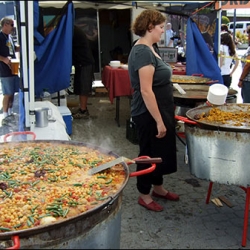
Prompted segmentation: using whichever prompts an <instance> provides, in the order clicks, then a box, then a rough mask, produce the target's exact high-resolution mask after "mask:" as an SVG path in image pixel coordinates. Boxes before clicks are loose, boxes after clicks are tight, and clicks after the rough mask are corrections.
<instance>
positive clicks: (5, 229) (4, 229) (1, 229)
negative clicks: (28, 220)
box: [0, 227, 11, 231]
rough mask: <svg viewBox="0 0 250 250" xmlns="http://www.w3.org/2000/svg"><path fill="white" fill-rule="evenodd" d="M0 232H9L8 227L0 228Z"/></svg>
mask: <svg viewBox="0 0 250 250" xmlns="http://www.w3.org/2000/svg"><path fill="white" fill-rule="evenodd" d="M0 231H11V229H10V228H8V227H0Z"/></svg>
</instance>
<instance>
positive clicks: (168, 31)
mask: <svg viewBox="0 0 250 250" xmlns="http://www.w3.org/2000/svg"><path fill="white" fill-rule="evenodd" d="M173 36H174V31H173V30H172V24H171V23H167V24H166V46H167V47H174V40H172V39H171V38H172V37H173Z"/></svg>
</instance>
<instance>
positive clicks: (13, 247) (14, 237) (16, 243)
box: [6, 235, 20, 249]
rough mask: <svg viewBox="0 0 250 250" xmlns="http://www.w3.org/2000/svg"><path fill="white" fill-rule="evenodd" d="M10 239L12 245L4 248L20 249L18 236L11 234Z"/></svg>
mask: <svg viewBox="0 0 250 250" xmlns="http://www.w3.org/2000/svg"><path fill="white" fill-rule="evenodd" d="M12 240H13V243H14V244H13V246H12V247H8V248H6V249H20V239H19V236H17V235H14V236H12Z"/></svg>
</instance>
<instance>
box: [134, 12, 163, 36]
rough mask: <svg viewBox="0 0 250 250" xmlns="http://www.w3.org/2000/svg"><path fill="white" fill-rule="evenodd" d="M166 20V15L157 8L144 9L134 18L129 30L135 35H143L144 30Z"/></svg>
mask: <svg viewBox="0 0 250 250" xmlns="http://www.w3.org/2000/svg"><path fill="white" fill-rule="evenodd" d="M165 21H166V17H165V16H163V15H162V14H161V12H160V11H158V10H144V11H142V12H141V13H140V14H139V15H138V16H137V17H136V19H135V21H134V23H133V24H132V26H131V30H132V31H133V32H134V34H136V35H137V36H140V37H142V36H144V35H145V34H146V31H148V30H150V29H152V28H154V26H155V25H159V24H161V23H164V22H165Z"/></svg>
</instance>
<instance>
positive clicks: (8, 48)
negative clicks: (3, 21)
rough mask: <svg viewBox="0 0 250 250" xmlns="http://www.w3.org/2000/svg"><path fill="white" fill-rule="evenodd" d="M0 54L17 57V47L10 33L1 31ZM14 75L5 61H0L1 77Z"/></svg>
mask: <svg viewBox="0 0 250 250" xmlns="http://www.w3.org/2000/svg"><path fill="white" fill-rule="evenodd" d="M0 56H3V57H7V56H10V57H12V58H16V55H15V47H14V44H13V41H12V38H11V36H10V35H7V34H4V33H3V32H2V31H1V32H0ZM8 76H12V73H11V69H10V67H9V66H8V65H6V64H5V63H4V62H2V61H0V77H8Z"/></svg>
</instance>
